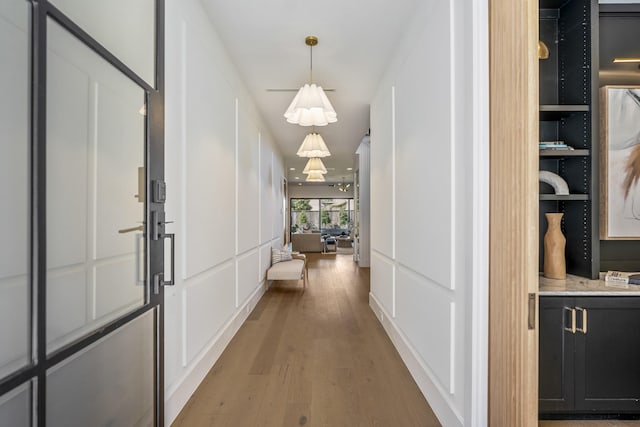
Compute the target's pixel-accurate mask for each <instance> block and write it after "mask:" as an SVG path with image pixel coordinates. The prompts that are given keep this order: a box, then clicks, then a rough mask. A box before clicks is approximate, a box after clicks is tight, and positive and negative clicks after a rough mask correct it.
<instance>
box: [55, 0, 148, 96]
mask: <svg viewBox="0 0 640 427" xmlns="http://www.w3.org/2000/svg"><path fill="white" fill-rule="evenodd" d="M51 3H52V4H53V5H54V6H55V7H57V8H58V9H60V10H61V11H62V12H63V13H64V14H66V15H67V16H68V17H70V18H71V19H73V20H74V21H75V22H76V23H77V24H78V25H80V26H81V27H82V28H83V29H84V30H85V31H86V32H88V33H89V35H91V36H92V37H93V38H95V39H96V40H97V41H98V42H99V43H100V44H102V45H103V46H104V47H106V48H107V49H109V50H110V51H111V52H112V53H113V54H114V55H116V56H117V57H118V58H120V60H121V61H122V62H124V63H125V64H127V66H128V67H129V68H131V69H132V70H133V71H134V72H135V73H136V74H138V75H139V76H140V77H142V78H143V79H144V80H145V81H146V82H147V83H149V84H150V85H152V86H154V85H155V0H136V1H131V0H109V1H95V0H94V1H87V0H52V1H51ZM115 28H117V31H114V29H115Z"/></svg>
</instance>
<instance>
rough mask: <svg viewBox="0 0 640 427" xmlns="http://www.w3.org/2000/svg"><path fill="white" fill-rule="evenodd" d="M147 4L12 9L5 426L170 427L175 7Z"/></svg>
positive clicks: (0, 390)
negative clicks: (170, 31)
mask: <svg viewBox="0 0 640 427" xmlns="http://www.w3.org/2000/svg"><path fill="white" fill-rule="evenodd" d="M116 3H117V4H118V5H120V6H122V5H123V4H124V2H123V1H121V0H116ZM134 3H135V5H134V4H131V5H130V6H131V8H129V9H127V12H129V14H127V15H126V16H124V15H123V14H122V11H123V10H124V8H123V7H118V6H116V5H114V2H106V3H105V4H99V2H74V1H72V0H68V1H67V0H58V1H57V2H56V5H57V6H64V7H65V8H66V10H67V11H72V10H75V12H77V11H78V10H82V11H84V12H88V13H90V14H92V17H91V19H89V20H85V19H84V18H86V17H85V16H83V15H82V13H81V14H79V15H69V16H67V15H65V14H64V13H63V12H61V11H60V10H59V9H57V8H56V7H54V5H53V3H52V2H51V1H49V0H37V1H36V0H1V1H0V55H2V57H3V58H4V59H5V60H4V61H3V64H2V66H1V67H0V93H1V94H2V95H3V96H0V178H2V179H0V198H1V200H2V201H3V208H2V209H1V210H0V233H1V234H0V235H2V243H3V245H2V252H0V426H5V425H7V426H12V427H14V426H16V427H21V426H35V425H37V426H39V427H40V426H45V427H46V426H50V425H54V426H55V425H64V426H68V425H78V426H80V425H82V426H85V425H87V426H89V425H91V426H93V425H131V426H146V425H156V426H160V425H163V424H164V416H163V401H164V398H163V389H164V382H163V381H164V379H163V371H164V369H163V363H164V362H163V359H164V355H163V347H164V342H163V334H164V332H163V330H164V329H163V321H164V318H163V316H164V314H163V298H164V293H163V289H162V286H160V285H161V284H167V282H165V281H159V280H156V281H155V282H152V281H151V280H150V278H152V277H153V276H154V275H157V274H158V272H161V271H163V266H164V258H163V255H164V253H163V243H164V241H163V239H164V238H165V235H164V227H163V223H162V221H163V218H164V200H165V192H164V190H163V189H164V188H165V186H164V183H163V180H164V136H163V134H164V129H163V127H164V122H163V116H162V114H163V113H162V110H163V104H164V98H163V92H164V86H163V85H164V72H163V64H164V56H163V49H164V48H163V38H164V30H163V28H164V26H163V25H164V24H163V23H164V1H163V0H141V1H136V2H134ZM74 5H75V6H74ZM74 7H75V9H74ZM109 8H111V9H109ZM76 9H77V10H76ZM133 9H135V11H136V13H137V14H136V13H133V12H132V10H133ZM96 12H99V13H98V14H96ZM143 12H146V13H143ZM141 14H144V16H141ZM114 17H118V18H120V19H121V20H120V21H118V22H117V23H119V24H121V25H116V24H117V23H116V22H110V21H109V19H108V18H114ZM123 18H128V19H125V21H126V22H124V21H122V19H123ZM74 19H77V20H78V22H75V21H74ZM112 21H113V19H112ZM142 21H144V22H142ZM96 23H100V24H101V25H102V26H101V27H100V28H97V29H96V28H94V27H92V25H94V24H96ZM136 25H138V27H137V29H138V32H133V33H132V32H130V31H129V32H127V31H125V28H126V29H130V28H132V27H135V26H136ZM145 32H146V33H145ZM88 34H94V37H96V39H99V38H100V37H102V38H103V41H104V44H101V43H103V41H99V42H98V41H96V40H95V39H93V38H92V37H90V36H88ZM143 34H146V35H144V36H143ZM137 36H140V37H137ZM143 39H144V40H143ZM114 40H116V41H118V43H119V44H118V43H116V44H115V45H114V44H113V43H112V42H113V41H114ZM149 40H151V42H149ZM127 43H128V45H127ZM110 44H111V46H114V47H113V49H114V51H117V53H114V52H111V51H110V50H109V49H110V47H108V45H110ZM105 46H106V47H105ZM123 51H127V52H129V53H131V52H134V53H135V55H134V56H136V58H134V59H133V60H131V57H129V59H127V55H126V54H123ZM149 58H151V59H149ZM130 60H131V61H130ZM136 60H140V61H142V62H144V61H147V62H151V67H147V71H146V73H147V74H146V76H145V77H144V78H141V76H140V75H139V74H136V73H137V72H139V73H141V74H143V73H144V71H135V72H134V71H132V70H134V69H136V67H137V66H139V65H140V63H138V62H136ZM154 63H155V64H157V65H158V67H157V69H156V68H155V67H154ZM147 65H148V64H147ZM145 78H146V79H148V80H149V81H153V84H155V83H156V82H157V85H158V88H157V89H156V88H155V87H154V86H152V84H148V83H146V82H145V80H144V79H145ZM152 183H153V188H154V189H155V190H156V191H154V192H153V195H154V197H152V198H151V199H152V200H146V197H145V195H146V194H147V193H149V191H148V190H147V189H148V188H151V187H152ZM152 219H153V227H147V224H150V221H151V220H152ZM147 228H149V230H154V232H153V236H151V233H149V232H148V230H147ZM171 238H172V239H173V236H171ZM172 242H173V240H172ZM172 248H173V246H172ZM171 253H173V251H171ZM152 283H155V286H153V287H152V286H151V285H152ZM168 283H169V284H171V282H168Z"/></svg>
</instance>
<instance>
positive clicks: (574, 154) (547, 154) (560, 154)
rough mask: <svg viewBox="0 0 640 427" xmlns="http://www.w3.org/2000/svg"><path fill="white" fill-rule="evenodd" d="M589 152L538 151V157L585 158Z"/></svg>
mask: <svg viewBox="0 0 640 427" xmlns="http://www.w3.org/2000/svg"><path fill="white" fill-rule="evenodd" d="M589 154H590V151H589V150H585V149H579V150H540V157H586V156H588V155H589Z"/></svg>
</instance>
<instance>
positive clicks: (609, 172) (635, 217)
mask: <svg viewBox="0 0 640 427" xmlns="http://www.w3.org/2000/svg"><path fill="white" fill-rule="evenodd" d="M600 238H601V239H602V240H640V86H605V87H603V88H601V89H600Z"/></svg>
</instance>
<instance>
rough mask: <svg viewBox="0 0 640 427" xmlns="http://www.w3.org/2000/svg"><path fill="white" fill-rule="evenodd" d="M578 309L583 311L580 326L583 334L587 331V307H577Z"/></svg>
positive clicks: (579, 329)
mask: <svg viewBox="0 0 640 427" xmlns="http://www.w3.org/2000/svg"><path fill="white" fill-rule="evenodd" d="M576 310H580V311H581V312H582V327H581V328H578V329H577V330H578V331H579V332H582V333H583V334H586V333H587V309H586V308H582V307H576Z"/></svg>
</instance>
